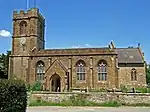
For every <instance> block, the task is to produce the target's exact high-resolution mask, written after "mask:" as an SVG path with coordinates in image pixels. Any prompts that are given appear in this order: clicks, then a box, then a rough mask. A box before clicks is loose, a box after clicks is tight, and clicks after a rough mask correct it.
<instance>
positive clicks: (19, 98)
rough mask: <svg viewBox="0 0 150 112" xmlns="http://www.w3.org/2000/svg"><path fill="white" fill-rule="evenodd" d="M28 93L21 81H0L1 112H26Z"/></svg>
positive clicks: (13, 79) (14, 79)
mask: <svg viewBox="0 0 150 112" xmlns="http://www.w3.org/2000/svg"><path fill="white" fill-rule="evenodd" d="M26 107H27V91H26V86H25V83H24V82H23V81H21V80H19V79H16V78H12V79H9V80H6V79H0V112H26Z"/></svg>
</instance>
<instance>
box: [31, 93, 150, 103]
mask: <svg viewBox="0 0 150 112" xmlns="http://www.w3.org/2000/svg"><path fill="white" fill-rule="evenodd" d="M78 95H82V96H84V97H86V100H87V101H92V102H97V103H103V102H106V101H119V102H120V103H121V104H130V105H134V104H150V94H149V93H146V94H141V93H50V92H43V93H42V92H34V93H32V94H31V95H30V97H31V99H41V100H44V101H48V102H49V101H50V102H55V103H58V102H62V101H64V100H69V99H70V97H71V96H78Z"/></svg>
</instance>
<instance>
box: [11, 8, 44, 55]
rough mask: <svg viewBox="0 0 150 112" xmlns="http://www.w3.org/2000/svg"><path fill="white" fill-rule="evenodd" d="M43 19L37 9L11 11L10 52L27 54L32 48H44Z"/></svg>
mask: <svg viewBox="0 0 150 112" xmlns="http://www.w3.org/2000/svg"><path fill="white" fill-rule="evenodd" d="M44 27H45V19H44V18H43V17H42V16H41V14H40V13H39V9H37V8H32V9H29V10H28V11H27V12H25V11H23V10H21V11H20V12H17V11H14V12H13V37H12V54H13V55H28V54H29V53H30V52H31V50H32V49H35V48H36V49H37V50H39V49H44V46H45V45H44Z"/></svg>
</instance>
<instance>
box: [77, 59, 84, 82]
mask: <svg viewBox="0 0 150 112" xmlns="http://www.w3.org/2000/svg"><path fill="white" fill-rule="evenodd" d="M76 73H77V80H85V63H84V61H82V60H80V61H78V62H77V64H76Z"/></svg>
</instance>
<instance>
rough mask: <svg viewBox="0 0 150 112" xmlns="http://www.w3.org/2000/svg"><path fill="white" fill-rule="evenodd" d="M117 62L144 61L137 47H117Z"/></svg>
mask: <svg viewBox="0 0 150 112" xmlns="http://www.w3.org/2000/svg"><path fill="white" fill-rule="evenodd" d="M116 50H117V54H118V63H144V60H143V56H142V55H141V53H140V49H139V48H117V49H116Z"/></svg>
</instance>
